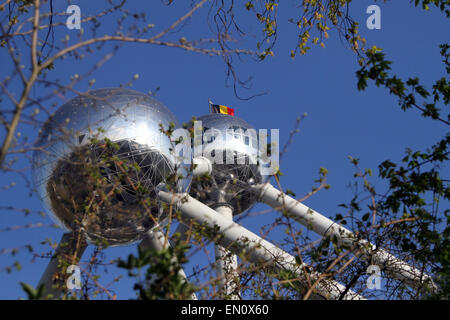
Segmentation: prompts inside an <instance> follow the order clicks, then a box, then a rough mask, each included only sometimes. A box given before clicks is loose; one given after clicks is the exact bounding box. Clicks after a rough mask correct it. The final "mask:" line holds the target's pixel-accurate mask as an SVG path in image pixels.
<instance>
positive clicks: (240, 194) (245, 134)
mask: <svg viewBox="0 0 450 320" xmlns="http://www.w3.org/2000/svg"><path fill="white" fill-rule="evenodd" d="M197 121H202V127H203V145H202V148H203V154H202V155H203V156H204V157H206V158H208V159H209V160H210V161H211V163H212V173H211V176H210V177H196V178H194V179H193V180H192V185H191V188H190V195H191V196H193V197H194V198H196V199H197V200H199V201H201V202H203V203H205V204H206V205H208V206H210V207H213V208H214V207H215V206H219V205H229V206H231V207H232V208H233V214H235V215H236V214H239V213H242V212H244V211H245V210H247V209H248V208H249V207H250V206H251V205H252V204H254V203H255V202H256V200H257V197H256V196H255V194H254V193H253V192H251V191H250V188H249V185H251V184H255V183H262V182H263V181H264V177H263V176H262V174H261V170H260V166H259V163H258V135H257V132H256V130H255V129H254V128H253V127H252V126H251V125H249V124H248V123H247V122H245V121H244V120H241V119H239V118H237V117H234V116H229V115H224V114H208V115H204V116H201V117H198V118H197ZM194 143H195V141H194ZM194 147H195V146H194ZM194 152H195V148H194ZM199 155H200V154H195V153H194V156H199Z"/></svg>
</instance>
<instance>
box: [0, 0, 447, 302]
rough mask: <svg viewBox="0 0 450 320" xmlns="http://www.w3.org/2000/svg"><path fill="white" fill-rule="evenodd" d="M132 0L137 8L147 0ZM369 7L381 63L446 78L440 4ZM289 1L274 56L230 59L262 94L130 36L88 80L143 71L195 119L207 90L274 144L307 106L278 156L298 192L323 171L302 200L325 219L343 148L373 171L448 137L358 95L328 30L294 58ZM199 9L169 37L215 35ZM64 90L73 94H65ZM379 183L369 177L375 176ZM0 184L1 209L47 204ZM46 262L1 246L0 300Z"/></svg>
mask: <svg viewBox="0 0 450 320" xmlns="http://www.w3.org/2000/svg"><path fill="white" fill-rule="evenodd" d="M101 3H102V2H101V1H98V2H96V3H95V5H94V6H93V5H92V1H81V0H79V1H74V4H78V5H79V6H80V7H81V11H82V14H83V15H85V14H86V15H87V14H89V13H92V12H97V11H98V10H99V9H100V8H101ZM132 3H134V5H135V6H137V5H139V6H143V2H137V1H134V2H132ZM157 3H158V4H154V3H153V4H152V6H150V7H149V8H140V10H145V11H146V12H147V14H148V15H149V16H150V18H151V20H152V21H154V22H153V23H155V25H156V26H166V25H167V23H168V22H167V21H172V19H173V18H175V17H177V16H179V15H180V14H182V13H184V12H186V11H187V9H188V6H187V5H184V4H176V5H174V6H173V8H169V9H167V8H166V9H164V11H163V12H164V14H161V13H160V12H161V9H162V6H161V5H160V4H159V2H157ZM371 4H374V1H367V0H360V1H357V2H354V3H352V6H351V11H350V13H351V15H352V16H353V18H354V19H355V20H356V21H359V22H360V32H361V33H362V35H363V36H365V37H366V39H367V41H368V44H369V45H370V46H371V45H374V44H375V45H376V46H377V47H381V48H383V49H384V51H385V52H386V54H387V58H388V60H392V61H393V62H394V63H393V65H392V68H393V70H394V71H395V73H396V74H397V75H398V76H400V77H401V78H407V77H412V76H416V75H417V76H419V77H420V78H421V80H422V82H423V83H424V84H426V85H427V87H428V88H429V87H430V85H431V84H432V82H433V81H434V80H436V79H438V78H439V77H442V76H444V73H443V68H442V63H441V62H440V61H441V59H440V56H439V48H438V45H439V44H440V43H444V42H448V40H449V34H448V32H445V30H448V22H447V21H446V19H445V18H444V16H443V15H442V14H441V13H440V12H438V10H436V9H435V8H432V9H431V10H430V11H429V12H425V11H423V10H422V9H418V8H413V7H412V6H411V5H410V4H409V2H408V1H388V3H387V4H384V3H381V2H380V1H378V2H376V4H378V5H380V7H381V19H382V22H381V30H368V29H367V28H366V27H365V21H366V19H367V17H368V15H367V14H366V8H367V6H369V5H371ZM54 5H55V11H62V10H64V8H65V7H64V6H63V2H58V3H57V4H56V3H55V4H54ZM146 5H147V4H146ZM130 7H131V5H130ZM293 8H294V7H293V6H292V5H288V4H287V3H286V4H282V5H280V12H279V18H278V23H279V29H278V30H279V36H278V41H277V44H276V47H275V49H274V52H275V56H274V57H268V58H267V59H266V60H265V61H264V62H261V63H256V62H254V61H252V60H250V59H244V62H240V63H237V64H236V69H237V70H238V72H239V74H240V75H241V76H242V78H246V77H248V76H251V77H252V78H253V81H252V89H251V90H247V91H246V90H243V89H240V93H241V95H243V96H245V95H247V96H250V95H252V94H255V93H259V92H267V94H265V95H263V96H260V97H256V98H253V99H250V100H248V101H244V100H239V99H238V98H237V97H236V96H235V95H234V93H233V90H232V88H231V87H226V86H225V70H226V69H225V66H224V64H223V63H222V61H221V59H220V58H217V57H206V56H202V55H199V54H195V53H187V52H185V51H181V50H178V49H171V48H162V47H150V46H145V45H138V44H127V45H125V46H124V47H123V48H122V49H121V50H120V51H119V53H118V54H117V55H116V56H115V57H114V58H112V59H111V60H110V61H108V62H107V63H106V64H105V65H104V66H103V67H102V69H100V71H98V72H96V73H95V74H94V75H92V77H91V78H95V79H96V83H95V85H94V88H102V87H114V86H117V85H119V84H120V83H123V82H127V81H128V80H129V79H131V78H132V77H133V75H134V74H139V79H138V80H137V81H136V82H135V83H134V84H133V86H132V89H135V90H138V91H141V92H148V91H149V90H154V89H155V88H157V87H160V88H161V89H160V91H159V92H158V93H157V99H158V100H160V101H161V102H162V103H164V104H165V105H166V106H167V107H168V108H169V109H170V110H171V111H172V112H173V113H174V114H175V116H176V117H177V118H178V120H179V121H181V122H186V121H188V120H190V119H191V117H192V116H199V115H202V114H205V113H207V112H208V104H207V101H208V98H210V99H212V100H213V101H214V102H216V103H220V104H224V105H227V106H230V107H232V108H234V109H235V114H236V116H237V117H240V118H242V119H244V120H246V121H247V122H249V123H250V124H252V125H253V126H255V127H256V128H265V129H271V128H275V129H280V143H281V145H284V143H285V142H286V141H287V139H288V137H289V132H290V130H292V129H293V127H294V125H295V119H296V117H298V116H301V115H303V114H304V113H307V114H308V116H307V117H306V119H305V120H304V121H303V122H302V123H301V126H300V132H299V134H297V135H296V136H295V139H294V141H293V143H292V144H291V145H290V146H289V149H288V153H287V154H286V155H285V156H284V157H283V159H282V161H281V171H282V172H283V173H284V174H285V175H284V176H283V177H282V180H281V182H282V185H283V186H284V187H285V188H290V189H291V190H294V191H295V193H296V194H297V195H298V196H300V195H303V194H306V193H307V192H309V191H310V190H311V187H312V186H313V185H314V182H313V181H314V180H315V179H317V177H318V170H319V168H320V167H325V168H327V169H328V172H329V174H328V182H329V183H330V185H331V189H330V190H327V191H321V192H319V193H318V194H317V195H315V196H314V197H312V198H310V199H308V200H307V201H306V204H307V205H308V206H311V207H312V208H314V209H315V210H317V211H319V212H321V213H323V214H325V215H327V216H334V215H335V214H336V213H337V212H339V211H340V209H339V208H338V204H340V203H343V202H348V201H349V200H350V199H351V197H352V196H353V193H352V191H351V190H350V189H349V188H348V185H349V183H350V182H352V181H353V179H352V176H353V173H354V169H353V167H352V165H351V164H350V162H349V160H348V156H349V155H351V156H354V157H358V158H361V167H362V168H372V169H374V172H376V170H375V169H376V167H377V165H378V164H379V163H380V162H382V161H383V160H385V159H392V160H394V161H396V160H399V159H401V158H402V155H403V153H404V149H405V147H407V146H408V147H411V148H413V149H423V148H426V147H428V146H430V145H431V144H433V143H434V142H435V141H437V140H438V139H439V138H441V137H442V136H443V135H444V134H445V132H446V131H445V130H446V128H445V127H444V125H441V124H440V123H438V122H435V121H432V120H429V119H425V118H423V117H421V116H420V115H419V114H418V112H416V111H415V110H410V111H408V112H403V111H401V110H400V109H399V107H398V106H397V101H396V98H395V97H394V96H392V95H389V93H388V92H387V91H386V90H384V89H382V88H376V87H374V86H372V85H370V86H369V88H368V89H367V90H366V91H364V92H358V91H357V89H356V77H355V71H356V70H358V64H357V63H356V58H355V56H354V55H353V54H352V52H351V51H350V50H349V49H348V48H346V47H345V46H344V45H343V43H342V42H341V41H340V40H339V38H338V36H337V33H336V32H330V38H329V39H328V40H327V41H326V42H325V45H326V48H325V49H322V48H320V47H314V48H313V49H312V50H311V51H310V52H309V53H308V54H307V55H306V56H299V57H297V58H295V59H291V58H290V57H289V53H290V50H291V49H293V48H294V46H295V44H296V30H295V27H294V26H293V25H291V24H289V23H288V22H287V20H288V19H289V18H291V17H294V14H295V11H294V10H293ZM206 14H207V9H206V8H203V9H201V10H200V11H199V12H198V13H196V15H194V19H193V20H192V21H190V22H188V23H187V24H186V26H185V29H183V30H182V31H181V32H179V33H177V34H175V35H172V37H175V38H178V37H181V36H185V35H186V37H187V38H188V39H191V38H193V37H194V36H196V35H198V34H201V35H203V36H208V35H209V36H211V35H210V34H209V31H208V29H207V24H206V21H205V19H206ZM239 18H241V19H243V20H242V21H244V22H243V24H244V25H245V26H247V25H248V24H247V23H245V21H246V20H245V19H247V20H248V19H252V21H254V20H255V18H254V17H253V16H251V15H250V14H247V13H245V12H244V13H243V14H242V15H241V16H240V17H239ZM60 19H61V18H60ZM61 21H62V20H61ZM101 22H102V31H103V32H108V29H109V28H111V23H112V20H110V19H107V18H105V20H104V21H101ZM259 27H260V26H258V25H256V24H254V23H253V24H249V25H248V28H247V29H246V31H247V33H248V35H249V38H248V39H247V40H241V41H240V42H239V43H238V44H239V45H242V46H243V47H252V46H254V42H255V37H256V36H258V35H259V29H258V28H259ZM77 32H78V31H76V30H71V31H70V30H67V29H65V28H59V29H57V32H56V35H55V36H56V41H60V40H59V39H61V38H62V37H64V36H65V34H69V35H70V36H71V37H72V38H74V37H75V36H76V35H77ZM72 41H74V40H72ZM5 54H6V53H5V52H4V50H2V51H0V61H1V62H0V66H1V68H0V74H1V75H2V78H3V72H4V70H8V68H10V62H9V60H7V59H5V58H4V57H5ZM94 58H95V59H91V58H90V59H88V60H87V61H81V62H79V63H73V62H71V63H68V62H58V63H57V64H56V69H55V70H54V72H53V75H52V77H54V78H59V79H61V82H62V83H65V82H67V81H68V79H69V77H70V76H71V75H73V74H75V73H82V70H87V69H88V67H89V66H91V65H92V62H93V61H95V60H96V59H98V58H99V57H98V56H94ZM88 62H89V63H88ZM85 88H86V84H85V83H83V84H81V85H80V86H78V87H77V89H78V90H84V89H85ZM72 96H73V94H71V93H69V94H68V95H67V98H71V97H72ZM54 102H56V103H57V105H60V104H61V103H62V100H61V99H58V98H55V99H54ZM2 107H3V106H2ZM24 130H25V131H24V134H26V135H29V136H30V137H33V136H35V135H36V133H37V130H38V129H37V128H30V127H28V128H26V129H24ZM1 134H2V135H3V134H4V133H3V132H2V133H1ZM20 163H21V164H23V167H28V166H29V163H28V160H27V159H21V162H20ZM446 170H448V168H447V169H446ZM30 174H31V173H30V170H27V171H26V172H25V175H26V176H28V177H30ZM376 180H377V179H373V182H376ZM0 181H1V184H0V185H1V186H3V185H6V184H8V183H9V182H11V181H15V182H16V183H17V184H16V186H15V187H14V188H11V189H9V190H7V191H2V192H0V203H1V204H0V206H8V205H12V206H16V207H21V208H30V209H32V210H43V207H42V205H41V203H40V201H39V200H38V199H37V197H36V195H32V196H31V197H30V196H29V189H28V188H26V186H25V183H24V181H23V179H21V178H20V177H18V176H17V175H12V174H4V173H0ZM378 186H379V187H382V185H379V184H378ZM265 208H266V207H265V206H264V205H258V206H257V207H256V208H255V211H257V210H262V209H265ZM276 216H277V214H275V213H272V214H267V215H264V216H263V217H261V216H258V217H248V218H246V219H244V220H243V221H241V222H242V224H243V225H245V226H246V227H248V228H249V229H251V230H252V231H254V232H257V233H258V231H259V229H260V228H261V226H262V225H264V224H266V223H270V222H271V220H272V219H274V218H275V217H276ZM37 222H41V223H45V224H48V223H52V222H51V220H50V219H49V218H48V217H46V218H41V217H39V216H38V215H35V214H31V215H29V216H26V217H25V216H24V215H23V214H20V213H13V212H10V211H1V213H0V229H4V228H7V227H9V226H16V225H24V224H28V223H37ZM61 235H62V231H61V230H57V229H54V228H35V229H25V230H16V231H4V232H0V250H1V249H2V248H14V247H21V246H24V245H26V244H32V245H33V247H35V249H36V251H37V252H45V251H47V250H48V246H47V245H40V242H41V241H43V240H45V239H47V238H51V239H53V241H57V240H59V238H60V237H61ZM274 240H275V241H276V240H277V239H274ZM91 250H92V248H90V249H89V250H88V251H87V252H86V254H85V257H89V253H90V252H91ZM135 250H136V247H135V246H132V247H122V248H111V249H108V250H106V251H105V254H106V257H107V260H110V259H113V258H115V257H118V256H121V257H126V256H127V255H128V254H129V253H130V252H135ZM16 260H18V261H20V262H21V264H22V270H21V271H13V272H12V273H11V274H6V272H5V271H4V269H3V268H5V267H6V266H8V265H10V264H12V263H13V262H14V261H16ZM46 263H47V261H46V260H41V259H36V260H33V259H32V255H31V254H28V253H26V250H20V251H19V253H18V254H17V255H16V256H15V257H11V256H10V255H8V254H3V255H0V270H1V271H0V299H16V298H19V297H24V296H25V295H24V293H23V292H22V290H21V288H20V286H19V284H18V283H19V281H23V282H26V283H30V284H32V285H36V284H37V282H38V280H39V278H40V275H41V273H42V272H43V270H44V269H45V266H46ZM189 267H190V266H188V268H187V273H189V271H190V270H189ZM116 274H117V270H116V271H113V270H112V274H111V273H108V274H103V275H102V278H101V281H102V283H104V284H106V283H108V282H109V280H110V279H111V278H112V276H113V275H116ZM122 274H124V273H123V272H122ZM113 288H114V290H115V292H116V293H117V295H118V297H119V298H122V299H127V298H131V297H133V296H134V294H133V291H132V281H129V280H126V279H124V280H122V281H121V282H120V283H119V284H117V285H115V286H114V287H113Z"/></svg>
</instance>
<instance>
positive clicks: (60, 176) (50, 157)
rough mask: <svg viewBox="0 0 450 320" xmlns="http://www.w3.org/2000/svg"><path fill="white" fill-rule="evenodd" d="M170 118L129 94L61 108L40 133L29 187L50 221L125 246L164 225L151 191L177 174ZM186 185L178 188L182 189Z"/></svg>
mask: <svg viewBox="0 0 450 320" xmlns="http://www.w3.org/2000/svg"><path fill="white" fill-rule="evenodd" d="M170 126H172V127H173V126H175V127H176V126H177V121H176V119H175V117H174V115H173V114H172V113H171V112H170V111H169V109H168V108H167V107H165V106H164V105H163V104H161V103H160V102H158V101H157V100H156V99H154V98H152V97H150V96H148V95H145V94H142V93H139V92H137V91H134V90H129V89H115V88H112V89H98V90H93V91H90V92H88V93H86V94H82V95H79V96H77V97H75V98H73V99H71V100H69V101H68V102H67V103H65V104H64V105H62V106H61V107H60V108H59V109H58V110H57V111H56V112H55V114H54V115H53V116H52V117H50V119H49V120H48V121H47V122H46V124H45V125H44V127H43V129H42V131H41V132H40V135H39V138H38V142H37V145H36V148H37V150H36V151H35V152H34V154H33V159H32V167H33V182H34V185H35V187H36V189H37V192H38V195H39V197H40V198H41V199H42V200H43V202H44V204H45V206H46V208H47V210H48V211H49V212H50V213H51V216H52V218H53V219H54V220H55V221H56V222H58V223H59V224H60V225H61V226H62V227H63V228H65V229H66V230H79V229H81V230H82V231H83V232H84V233H85V235H86V237H87V240H88V241H90V242H97V243H98V242H100V243H101V244H105V243H106V244H107V245H109V246H113V245H122V244H130V243H132V242H135V241H138V240H141V239H142V238H143V237H144V235H145V233H146V232H147V231H148V230H149V229H151V228H152V227H154V226H155V225H156V224H157V223H159V222H160V221H161V220H163V219H164V217H165V213H164V211H163V209H162V206H161V205H160V204H159V203H157V202H156V193H155V192H156V191H155V188H156V186H157V185H158V184H160V183H165V182H167V180H168V178H173V177H174V176H175V175H176V173H177V170H178V169H177V168H178V166H177V163H176V159H175V157H174V156H173V154H172V152H171V150H172V145H173V143H171V141H170V138H169V137H168V136H167V135H166V134H164V133H163V132H162V129H165V130H167V129H168V128H169V127H170ZM188 183H189V182H187V181H180V182H179V183H178V187H179V188H183V187H184V186H185V185H187V184H188Z"/></svg>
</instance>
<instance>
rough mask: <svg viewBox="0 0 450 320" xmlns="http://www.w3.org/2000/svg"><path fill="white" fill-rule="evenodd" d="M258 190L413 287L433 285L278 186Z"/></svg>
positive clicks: (278, 206)
mask: <svg viewBox="0 0 450 320" xmlns="http://www.w3.org/2000/svg"><path fill="white" fill-rule="evenodd" d="M253 189H254V191H255V192H257V193H259V197H260V200H261V201H262V202H264V203H266V204H268V205H269V206H271V207H272V208H274V209H276V210H278V211H283V212H286V213H287V214H288V216H289V217H292V218H293V219H295V220H296V221H298V222H300V223H301V224H302V225H304V226H305V227H307V228H308V229H311V230H313V231H314V232H316V233H317V234H319V235H321V236H335V237H336V238H337V240H338V242H339V243H341V244H345V245H347V246H349V247H351V246H355V245H356V246H358V248H359V249H360V250H361V252H362V254H363V257H364V258H365V259H370V261H371V263H372V264H374V265H379V266H380V267H381V268H382V269H384V270H385V272H386V273H387V274H388V275H389V276H390V277H392V278H394V279H397V280H401V281H404V282H405V283H406V284H408V285H410V286H412V287H418V286H420V285H422V284H423V283H424V282H426V281H428V282H429V284H430V285H431V286H433V287H434V284H433V282H432V281H431V278H430V277H429V276H428V275H426V274H424V273H423V272H420V271H419V270H417V269H416V268H414V267H411V266H410V265H408V264H407V263H405V262H404V261H402V260H400V259H398V258H397V257H395V256H394V255H392V254H390V253H389V252H387V251H386V250H384V249H381V248H376V246H375V245H373V244H371V243H370V242H368V241H367V240H361V239H357V237H356V236H355V234H354V233H353V232H351V231H350V230H348V229H346V228H344V227H343V226H341V225H339V224H338V223H336V222H334V221H333V220H331V219H328V218H327V217H325V216H323V215H321V214H320V213H318V212H316V211H314V210H312V209H311V208H308V207H307V206H305V205H304V204H302V203H301V202H299V201H297V200H295V199H293V198H291V197H290V196H288V195H286V194H285V193H283V192H281V191H279V190H277V189H276V188H275V187H273V186H272V185H271V184H269V183H266V184H260V185H256V186H254V187H253Z"/></svg>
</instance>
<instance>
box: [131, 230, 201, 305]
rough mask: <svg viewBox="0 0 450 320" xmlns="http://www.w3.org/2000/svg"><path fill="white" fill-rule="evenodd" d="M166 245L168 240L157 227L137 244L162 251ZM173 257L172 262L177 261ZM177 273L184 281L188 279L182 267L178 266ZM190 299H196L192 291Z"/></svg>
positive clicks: (168, 244)
mask: <svg viewBox="0 0 450 320" xmlns="http://www.w3.org/2000/svg"><path fill="white" fill-rule="evenodd" d="M168 246H170V243H169V241H166V236H165V235H164V233H162V232H161V231H159V230H157V229H153V230H150V231H148V232H147V235H146V237H145V238H144V239H142V241H141V243H140V244H139V247H141V248H143V249H147V248H148V249H151V250H155V251H162V250H164V249H167V248H168ZM174 259H175V260H174V262H175V263H178V261H176V258H174ZM178 274H179V275H180V277H181V278H182V279H183V280H184V281H185V282H186V283H187V282H188V281H189V280H188V278H187V276H186V273H185V272H184V270H183V268H180V270H179V271H178ZM191 299H192V300H197V295H196V294H195V293H193V294H192V297H191Z"/></svg>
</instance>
